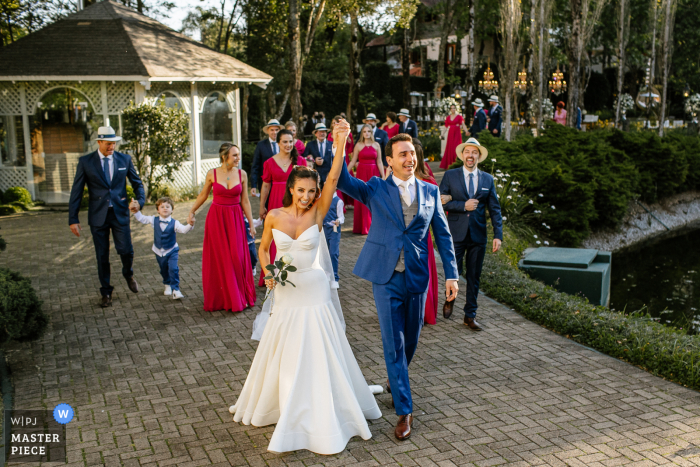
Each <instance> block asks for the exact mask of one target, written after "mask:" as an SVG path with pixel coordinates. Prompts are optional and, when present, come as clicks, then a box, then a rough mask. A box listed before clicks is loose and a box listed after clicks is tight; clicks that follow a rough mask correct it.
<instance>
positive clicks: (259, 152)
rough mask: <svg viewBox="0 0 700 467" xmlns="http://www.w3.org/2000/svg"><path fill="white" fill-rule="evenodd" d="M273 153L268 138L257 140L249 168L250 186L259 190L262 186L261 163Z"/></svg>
mask: <svg viewBox="0 0 700 467" xmlns="http://www.w3.org/2000/svg"><path fill="white" fill-rule="evenodd" d="M274 155H275V153H274V152H273V151H272V143H271V142H270V138H265V139H263V140H260V141H258V144H257V145H256V146H255V153H254V154H253V165H252V167H251V168H250V179H251V182H250V187H251V188H257V189H258V190H260V188H261V187H262V175H263V165H264V164H265V162H267V160H268V159H269V158H271V157H272V156H274Z"/></svg>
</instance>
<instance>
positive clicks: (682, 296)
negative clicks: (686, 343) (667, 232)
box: [610, 229, 700, 332]
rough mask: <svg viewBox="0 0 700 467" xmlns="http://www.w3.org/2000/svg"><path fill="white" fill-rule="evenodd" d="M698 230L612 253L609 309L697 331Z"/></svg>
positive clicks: (699, 293) (699, 295)
mask: <svg viewBox="0 0 700 467" xmlns="http://www.w3.org/2000/svg"><path fill="white" fill-rule="evenodd" d="M697 285H700V229H695V230H691V231H689V232H684V233H681V234H677V235H672V236H667V237H663V238H661V239H659V240H656V241H653V242H650V243H647V244H644V245H642V246H640V247H636V248H633V249H629V250H626V251H623V252H620V253H614V254H613V262H612V277H611V283H610V308H614V309H616V310H623V309H625V308H626V311H627V312H632V311H636V310H640V309H642V308H643V307H644V306H646V309H647V311H648V312H649V314H650V315H651V316H653V317H654V318H657V319H658V320H659V322H661V323H663V324H674V325H676V326H679V327H683V328H685V329H687V328H688V326H689V325H691V323H692V326H693V328H694V329H693V330H694V331H695V332H698V331H700V311H699V310H700V289H698V288H696V286H697Z"/></svg>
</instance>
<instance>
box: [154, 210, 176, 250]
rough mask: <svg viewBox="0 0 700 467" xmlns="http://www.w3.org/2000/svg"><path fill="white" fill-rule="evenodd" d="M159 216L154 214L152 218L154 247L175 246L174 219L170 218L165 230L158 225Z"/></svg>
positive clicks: (159, 221)
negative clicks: (154, 216)
mask: <svg viewBox="0 0 700 467" xmlns="http://www.w3.org/2000/svg"><path fill="white" fill-rule="evenodd" d="M160 223H161V220H160V216H156V218H155V219H154V220H153V224H154V225H153V244H154V245H155V246H156V248H162V249H163V250H169V249H170V248H172V247H174V246H175V243H176V242H175V219H172V218H171V219H170V222H168V226H167V227H166V228H165V230H162V229H161V227H160Z"/></svg>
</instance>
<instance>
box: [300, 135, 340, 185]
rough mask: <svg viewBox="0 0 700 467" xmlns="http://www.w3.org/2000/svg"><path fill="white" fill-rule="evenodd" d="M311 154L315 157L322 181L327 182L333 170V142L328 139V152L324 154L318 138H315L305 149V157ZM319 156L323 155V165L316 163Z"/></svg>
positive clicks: (315, 166) (316, 167)
mask: <svg viewBox="0 0 700 467" xmlns="http://www.w3.org/2000/svg"><path fill="white" fill-rule="evenodd" d="M309 154H310V155H311V157H313V158H314V168H315V169H316V171H317V172H318V173H319V175H320V176H321V181H323V182H324V183H325V182H326V178H328V172H330V171H331V165H332V164H333V143H332V142H330V141H326V152H325V154H323V155H322V154H321V152H320V149H319V147H318V140H317V139H314V140H313V141H311V142H310V143H308V144H307V145H306V149H305V150H304V157H306V156H308V155H309ZM317 157H323V165H316V158H317Z"/></svg>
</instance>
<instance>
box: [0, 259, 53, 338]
mask: <svg viewBox="0 0 700 467" xmlns="http://www.w3.org/2000/svg"><path fill="white" fill-rule="evenodd" d="M41 304H42V303H41V301H40V300H39V299H38V298H37V296H36V292H35V291H34V288H33V287H32V283H31V281H30V280H29V279H27V278H26V277H23V276H22V275H21V274H19V273H18V272H15V271H10V270H9V269H4V268H0V343H5V342H7V341H10V340H15V341H19V342H23V341H28V340H34V339H38V338H39V337H41V335H42V334H43V333H44V331H45V330H46V327H47V325H48V322H49V318H48V316H46V314H45V313H44V312H43V311H42V309H41Z"/></svg>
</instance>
